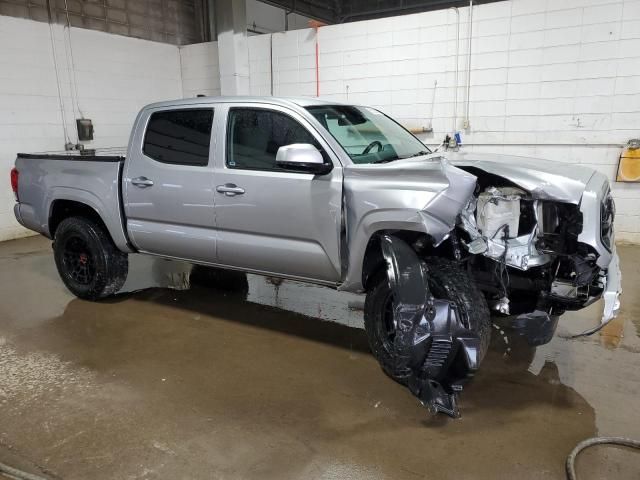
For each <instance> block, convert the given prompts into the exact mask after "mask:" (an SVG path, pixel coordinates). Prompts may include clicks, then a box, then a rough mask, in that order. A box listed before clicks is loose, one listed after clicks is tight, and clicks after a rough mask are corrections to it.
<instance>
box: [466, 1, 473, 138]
mask: <svg viewBox="0 0 640 480" xmlns="http://www.w3.org/2000/svg"><path fill="white" fill-rule="evenodd" d="M467 30H468V32H469V46H468V49H467V92H466V99H465V112H464V128H469V98H470V97H469V93H470V91H471V38H472V37H473V35H472V33H473V0H469V28H468V29H467Z"/></svg>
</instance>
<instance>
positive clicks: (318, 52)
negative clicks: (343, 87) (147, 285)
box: [309, 20, 326, 97]
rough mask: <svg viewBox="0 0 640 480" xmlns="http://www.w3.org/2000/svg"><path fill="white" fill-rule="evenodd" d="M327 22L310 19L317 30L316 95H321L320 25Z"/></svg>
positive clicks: (311, 26)
mask: <svg viewBox="0 0 640 480" xmlns="http://www.w3.org/2000/svg"><path fill="white" fill-rule="evenodd" d="M325 25H326V23H322V22H319V21H318V20H309V27H310V28H313V29H314V30H315V31H316V97H319V96H320V44H319V40H318V38H319V33H320V31H319V30H320V27H323V26H325Z"/></svg>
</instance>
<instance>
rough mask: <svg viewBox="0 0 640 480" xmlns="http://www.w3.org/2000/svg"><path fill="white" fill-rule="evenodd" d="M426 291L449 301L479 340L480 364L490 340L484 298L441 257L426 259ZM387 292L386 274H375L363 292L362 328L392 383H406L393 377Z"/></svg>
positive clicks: (458, 268) (471, 282) (452, 263)
mask: <svg viewBox="0 0 640 480" xmlns="http://www.w3.org/2000/svg"><path fill="white" fill-rule="evenodd" d="M425 261H426V264H427V269H428V273H427V275H428V277H427V281H428V284H429V289H430V290H431V293H432V295H433V296H434V297H436V298H438V299H443V300H449V301H451V302H453V303H454V304H455V305H456V307H457V309H458V312H459V313H460V314H461V315H462V317H463V322H464V323H465V324H466V326H467V328H470V329H472V330H474V331H475V332H477V334H478V337H479V338H480V358H479V359H480V361H482V358H483V357H484V355H485V354H486V352H487V350H488V348H489V342H490V340H491V320H490V313H489V307H488V306H487V302H486V300H485V298H484V295H483V294H482V292H480V290H479V289H478V287H477V286H476V284H475V283H474V281H473V280H472V279H471V277H470V276H469V275H468V274H467V272H466V271H464V270H463V269H462V268H460V266H459V265H458V264H457V263H455V262H453V261H451V260H448V259H445V258H441V257H428V258H427V259H426V260H425ZM390 299H391V289H390V288H389V284H388V280H387V272H386V271H384V270H382V271H380V272H378V273H377V274H376V275H375V277H374V279H373V281H372V287H371V288H370V289H369V291H368V292H367V296H366V299H365V304H364V326H365V330H366V333H367V338H368V339H369V346H370V348H371V352H372V353H373V356H374V357H375V358H376V359H377V360H378V362H379V363H380V365H381V366H382V368H383V370H384V371H385V372H386V373H387V374H388V375H389V376H391V377H392V378H393V379H394V380H396V381H398V382H400V383H403V384H406V383H407V380H408V379H407V378H399V377H396V376H395V375H394V374H393V365H394V359H393V354H392V352H393V349H392V345H393V340H391V339H390V338H389V335H390V334H391V333H392V330H393V326H392V325H390V324H389V315H390V309H391V301H390Z"/></svg>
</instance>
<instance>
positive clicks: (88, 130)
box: [76, 118, 93, 141]
mask: <svg viewBox="0 0 640 480" xmlns="http://www.w3.org/2000/svg"><path fill="white" fill-rule="evenodd" d="M76 127H77V128H78V140H80V141H82V140H93V123H91V120H89V119H88V118H76Z"/></svg>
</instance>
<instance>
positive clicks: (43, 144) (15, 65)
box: [0, 16, 182, 240]
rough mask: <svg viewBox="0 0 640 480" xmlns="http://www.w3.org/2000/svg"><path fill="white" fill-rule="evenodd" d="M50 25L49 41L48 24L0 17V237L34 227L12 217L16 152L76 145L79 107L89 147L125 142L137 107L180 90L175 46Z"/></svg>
mask: <svg viewBox="0 0 640 480" xmlns="http://www.w3.org/2000/svg"><path fill="white" fill-rule="evenodd" d="M52 30H53V39H54V41H53V42H52V39H51V35H52V32H51V30H50V29H49V25H48V24H46V23H40V22H35V21H31V20H24V19H19V18H13V17H6V16H0V45H1V47H0V240H7V239H10V238H16V237H20V236H24V235H28V234H30V233H31V232H29V231H27V230H25V229H23V228H22V227H20V226H19V225H18V223H17V222H16V221H15V219H14V216H13V205H14V199H13V193H12V192H11V189H10V186H9V171H10V170H11V168H12V167H13V164H14V161H15V157H16V153H17V152H37V151H60V150H63V149H64V144H65V142H66V141H67V140H69V141H71V142H72V143H76V142H77V136H76V129H75V119H76V118H78V117H80V115H81V113H82V115H84V117H86V118H90V119H91V120H92V121H93V125H94V128H95V135H94V136H95V140H94V141H92V142H83V143H85V144H86V146H87V147H88V148H92V147H111V146H126V144H127V141H128V139H129V132H130V129H131V126H132V124H133V121H134V120H135V117H136V114H137V112H138V110H139V109H140V108H141V107H142V106H144V105H145V104H147V103H151V102H154V101H158V100H166V99H170V98H180V97H181V96H182V78H181V71H180V57H179V54H178V48H177V47H175V46H173V45H168V44H163V43H156V42H150V41H145V40H138V39H135V38H130V37H123V36H118V35H110V34H106V33H102V32H97V31H93V30H85V29H76V28H72V29H71V30H70V31H67V30H65V29H64V28H63V27H62V26H60V25H54V26H53V27H52ZM70 45H71V49H70V48H69V46H70ZM54 46H55V53H56V58H57V67H58V75H59V80H60V82H59V83H60V90H61V93H62V104H63V111H64V114H65V118H66V126H67V132H68V137H69V138H68V139H66V138H65V135H64V131H63V126H62V125H63V122H62V113H61V108H60V100H59V98H58V88H57V82H56V70H55V66H54V48H53V47H54ZM71 53H73V56H72V55H71ZM72 66H73V67H74V68H72ZM76 91H77V96H76Z"/></svg>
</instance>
